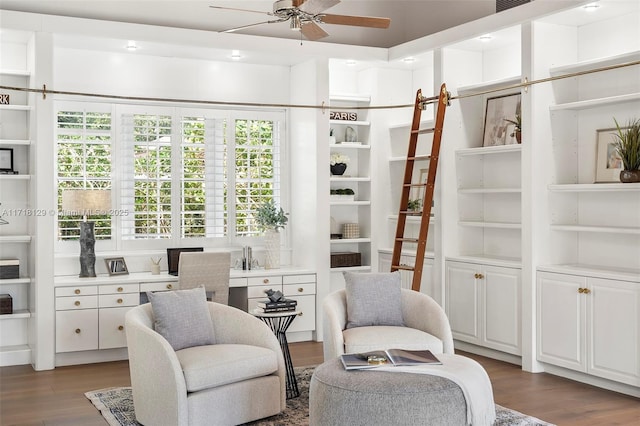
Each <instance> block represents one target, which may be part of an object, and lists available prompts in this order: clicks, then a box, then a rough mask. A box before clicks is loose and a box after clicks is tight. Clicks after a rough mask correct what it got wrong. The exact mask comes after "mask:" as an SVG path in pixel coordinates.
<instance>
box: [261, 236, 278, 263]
mask: <svg viewBox="0 0 640 426" xmlns="http://www.w3.org/2000/svg"><path fill="white" fill-rule="evenodd" d="M264 247H265V251H266V255H265V260H264V267H265V268H266V269H277V268H279V267H280V232H278V231H277V230H275V229H271V230H269V231H266V232H265V234H264Z"/></svg>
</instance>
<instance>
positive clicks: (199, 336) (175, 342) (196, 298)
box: [147, 287, 215, 351]
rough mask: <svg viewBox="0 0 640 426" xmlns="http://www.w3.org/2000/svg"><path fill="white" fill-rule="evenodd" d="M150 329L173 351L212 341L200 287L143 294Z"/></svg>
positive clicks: (205, 303)
mask: <svg viewBox="0 0 640 426" xmlns="http://www.w3.org/2000/svg"><path fill="white" fill-rule="evenodd" d="M147 297H148V298H149V302H151V309H152V310H153V316H154V318H155V323H154V328H155V330H156V331H157V332H158V333H160V335H162V337H164V338H165V339H167V341H168V342H169V344H170V345H171V347H173V350H175V351H179V350H180V349H184V348H190V347H192V346H203V345H212V344H214V343H215V336H214V332H213V323H212V322H211V315H210V314H209V307H208V305H207V295H206V293H205V290H204V287H196V288H192V289H188V290H173V291H159V292H156V293H151V292H149V293H147Z"/></svg>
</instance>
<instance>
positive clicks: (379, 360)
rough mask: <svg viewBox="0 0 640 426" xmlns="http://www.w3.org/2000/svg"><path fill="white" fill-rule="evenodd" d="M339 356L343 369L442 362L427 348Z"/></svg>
mask: <svg viewBox="0 0 640 426" xmlns="http://www.w3.org/2000/svg"><path fill="white" fill-rule="evenodd" d="M340 358H341V360H342V365H343V366H344V368H345V370H363V369H370V368H376V367H381V366H401V365H402V366H405V365H422V364H431V365H441V364H442V362H440V360H439V359H438V358H437V357H436V356H435V355H434V354H433V353H432V352H431V351H430V350H428V349H426V350H405V349H387V350H386V351H371V352H364V353H355V354H344V355H340Z"/></svg>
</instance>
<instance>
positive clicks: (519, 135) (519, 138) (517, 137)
mask: <svg viewBox="0 0 640 426" xmlns="http://www.w3.org/2000/svg"><path fill="white" fill-rule="evenodd" d="M514 133H515V134H516V141H517V142H518V143H522V132H521V131H519V130H516V131H515V132H514Z"/></svg>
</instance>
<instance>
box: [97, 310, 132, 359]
mask: <svg viewBox="0 0 640 426" xmlns="http://www.w3.org/2000/svg"><path fill="white" fill-rule="evenodd" d="M130 309H132V306H128V307H122V308H104V309H100V313H99V315H98V324H99V327H98V329H99V336H100V337H99V342H98V345H99V349H111V348H124V347H125V346H127V336H126V334H125V331H124V316H125V314H126V313H127V312H128V311H129V310H130Z"/></svg>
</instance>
